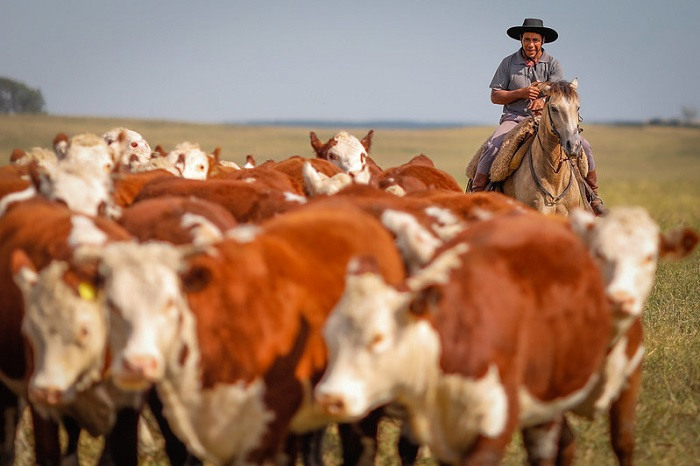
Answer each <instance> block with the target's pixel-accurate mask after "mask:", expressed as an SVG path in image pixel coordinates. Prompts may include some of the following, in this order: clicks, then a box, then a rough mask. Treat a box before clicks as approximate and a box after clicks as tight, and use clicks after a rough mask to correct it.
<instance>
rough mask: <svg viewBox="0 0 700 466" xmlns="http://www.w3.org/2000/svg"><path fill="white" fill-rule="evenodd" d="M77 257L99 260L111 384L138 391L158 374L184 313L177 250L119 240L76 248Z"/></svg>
mask: <svg viewBox="0 0 700 466" xmlns="http://www.w3.org/2000/svg"><path fill="white" fill-rule="evenodd" d="M76 257H77V258H78V259H79V260H81V261H82V260H87V261H94V260H97V261H99V268H98V271H99V274H100V277H101V278H102V280H103V286H102V289H101V293H102V294H103V298H104V301H105V306H106V308H107V310H108V313H109V319H110V336H109V339H110V349H111V351H112V363H111V367H110V369H111V373H112V376H113V378H114V381H115V383H116V385H117V386H118V387H120V388H122V389H124V390H135V391H138V390H143V389H145V388H147V387H148V386H149V385H150V384H152V383H155V382H157V381H159V380H160V379H162V377H163V376H164V374H165V369H166V365H167V364H168V363H169V361H168V360H167V358H168V357H169V356H170V355H172V354H173V352H174V351H173V348H175V347H176V345H177V342H178V339H179V338H180V337H181V336H180V333H181V327H182V325H183V314H184V313H185V312H188V308H187V304H186V302H185V299H184V297H183V295H182V291H181V290H180V283H179V277H178V275H177V270H178V267H179V266H180V262H181V255H180V252H179V251H178V249H176V248H175V247H174V246H172V245H170V244H166V243H158V242H151V243H145V244H138V243H130V242H129V243H127V242H120V243H112V244H109V245H107V246H105V247H104V249H102V250H101V251H97V250H92V249H78V250H77V251H76Z"/></svg>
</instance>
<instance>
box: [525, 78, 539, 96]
mask: <svg viewBox="0 0 700 466" xmlns="http://www.w3.org/2000/svg"><path fill="white" fill-rule="evenodd" d="M539 85H540V83H539V82H537V81H535V82H533V83H532V84H530V85H529V86H528V87H523V88H522V91H523V94H524V95H523V99H525V100H535V99H537V97H539V95H540V87H539Z"/></svg>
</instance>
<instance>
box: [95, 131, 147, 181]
mask: <svg viewBox="0 0 700 466" xmlns="http://www.w3.org/2000/svg"><path fill="white" fill-rule="evenodd" d="M102 138H103V139H104V140H105V142H106V143H107V144H108V145H109V146H110V147H112V149H113V150H114V153H115V154H116V156H117V160H118V161H119V163H120V165H121V166H123V167H128V168H129V170H130V171H131V170H133V169H134V168H135V167H136V166H141V165H143V164H146V163H148V161H149V160H150V159H151V152H152V151H151V146H149V145H148V142H147V141H146V140H145V139H144V138H143V136H141V135H140V134H139V133H137V132H136V131H133V130H130V129H128V128H113V129H111V130H109V131H107V132H106V133H104V134H103V135H102Z"/></svg>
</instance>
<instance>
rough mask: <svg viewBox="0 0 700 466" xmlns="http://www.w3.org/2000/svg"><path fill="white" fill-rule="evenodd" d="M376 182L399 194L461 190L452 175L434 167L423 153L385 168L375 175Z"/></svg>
mask: <svg viewBox="0 0 700 466" xmlns="http://www.w3.org/2000/svg"><path fill="white" fill-rule="evenodd" d="M377 182H378V183H379V187H380V188H381V189H386V190H390V191H392V192H394V193H396V194H399V195H401V194H405V193H409V192H412V191H422V190H426V189H445V190H449V191H455V192H460V193H461V192H463V189H462V188H461V187H460V185H459V183H457V180H456V179H455V178H454V177H453V176H452V175H450V174H449V173H447V172H445V171H443V170H440V169H439V168H437V167H435V165H434V164H433V161H432V160H430V159H429V158H428V157H427V156H426V155H424V154H420V155H417V156H415V157H413V158H412V159H411V160H409V161H408V162H406V163H405V164H403V165H399V166H397V167H392V168H387V169H386V170H384V171H383V172H382V173H381V174H380V175H379V176H378V177H377Z"/></svg>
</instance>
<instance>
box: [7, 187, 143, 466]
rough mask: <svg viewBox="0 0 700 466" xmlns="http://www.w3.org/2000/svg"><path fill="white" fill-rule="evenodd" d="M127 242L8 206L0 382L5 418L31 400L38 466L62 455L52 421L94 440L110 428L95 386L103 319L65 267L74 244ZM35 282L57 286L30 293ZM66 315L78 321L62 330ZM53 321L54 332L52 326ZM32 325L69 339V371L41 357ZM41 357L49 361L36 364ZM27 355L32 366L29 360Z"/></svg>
mask: <svg viewBox="0 0 700 466" xmlns="http://www.w3.org/2000/svg"><path fill="white" fill-rule="evenodd" d="M128 238H129V235H128V234H127V233H126V232H125V231H124V230H123V229H121V228H119V227H118V226H117V225H116V224H113V223H112V222H110V221H108V220H105V219H101V218H90V217H87V216H84V215H80V214H76V213H74V212H71V211H70V210H69V209H67V208H66V207H65V206H63V205H61V204H56V203H52V202H49V201H47V200H43V199H35V200H30V201H26V202H23V203H20V204H16V205H14V206H12V207H10V209H9V210H8V212H7V213H6V214H5V216H4V217H3V218H2V221H0V289H1V290H2V291H1V292H0V293H1V294H2V296H1V299H0V316H1V318H0V320H2V322H3V325H2V326H0V334H1V335H0V354H2V355H3V357H2V359H0V376H1V377H0V379H1V380H2V381H3V382H4V383H5V384H6V386H7V387H9V388H10V389H11V390H12V391H13V395H12V396H10V397H9V398H6V399H5V400H4V405H3V411H4V413H5V412H7V411H5V410H7V409H13V408H15V409H16V400H17V398H16V397H25V396H26V394H27V393H29V400H30V401H31V404H30V406H31V407H32V414H33V422H34V431H35V438H36V444H35V448H36V450H35V454H36V459H37V463H38V464H57V461H58V457H59V456H60V448H59V444H58V436H57V435H58V431H57V425H56V424H55V422H54V421H55V420H60V419H61V418H62V417H63V416H64V415H69V416H72V417H73V418H74V419H76V420H77V421H78V423H79V425H80V426H83V427H85V428H87V429H88V430H90V432H91V433H92V434H93V435H97V434H103V433H106V432H108V431H109V429H110V428H111V426H112V424H114V422H115V418H114V415H113V414H110V413H111V412H112V411H111V408H110V402H109V400H108V399H107V398H108V397H106V395H105V393H104V388H102V389H99V388H96V387H93V384H94V382H95V381H96V380H97V379H99V377H100V374H101V369H102V368H103V365H104V360H99V361H98V359H99V358H100V352H99V349H97V348H96V345H97V346H99V340H100V339H102V340H103V343H102V345H103V346H104V338H105V334H104V332H105V329H104V319H102V318H101V317H100V316H101V315H102V312H101V310H100V309H99V306H98V305H97V303H96V302H95V300H94V295H92V294H91V293H90V290H91V289H92V288H91V285H89V283H90V282H89V281H87V280H86V279H85V278H82V277H81V275H80V274H79V273H78V272H76V271H75V270H73V269H71V268H69V267H68V265H67V263H68V261H70V259H71V256H72V253H73V250H74V248H75V247H76V246H77V245H79V244H86V243H90V244H99V245H103V244H104V243H105V242H107V241H113V240H125V239H128ZM30 263H31V264H32V265H31V266H29V264H30ZM13 276H16V277H17V280H18V282H19V284H20V287H18V286H17V285H16V284H15V281H14V280H13ZM40 276H41V277H42V279H43V277H49V276H50V277H53V278H56V279H57V280H56V283H54V284H53V285H52V286H51V287H49V288H44V287H41V286H39V287H35V286H34V285H35V284H36V283H37V282H39V281H40V280H39V277H40ZM68 313H70V314H71V315H74V316H76V317H77V321H78V322H79V325H77V326H76V327H75V328H74V327H71V326H70V325H69V324H67V323H62V322H63V321H62V318H63V317H65V316H66V315H67V314H68ZM27 315H28V316H30V317H26V316H27ZM31 316H34V317H31ZM52 316H53V317H56V318H58V322H56V320H55V319H54V318H52ZM25 317H26V318H25ZM51 322H54V323H55V324H56V325H55V326H53V327H52V326H51V325H52V324H51ZM37 326H43V328H48V330H49V331H50V332H51V338H53V339H62V338H65V339H71V338H74V339H75V340H74V341H75V345H74V346H73V347H72V348H71V350H70V352H69V356H68V360H69V362H68V363H67V364H58V363H56V361H57V360H56V359H54V358H53V356H55V355H54V354H45V353H43V352H42V348H43V347H42V344H41V342H39V341H38V340H36V339H34V338H33V337H34V336H35V335H36V332H34V329H35V328H36V327H37ZM46 326H48V327H46ZM25 337H26V340H25ZM25 342H26V343H28V344H29V348H26V347H25ZM93 350H94V351H93ZM42 354H44V355H45V356H46V357H49V358H51V359H41V357H40V356H41V355H42ZM27 355H31V356H32V357H33V358H34V359H33V360H30V361H31V362H30V361H28V360H27ZM37 358H38V359H37ZM30 369H31V370H30ZM27 377H29V378H27ZM80 400H82V402H81V401H80ZM88 402H89V404H88ZM38 413H41V414H42V415H37V414H38ZM4 419H8V418H7V417H4ZM71 426H73V427H76V426H75V424H74V423H73V424H71V423H67V424H66V427H67V429H68V430H69V431H72V432H73V434H74V435H73V436H72V437H71V440H77V432H76V431H75V429H71ZM51 433H52V434H51ZM7 434H10V433H9V432H6V435H7ZM3 445H12V442H9V443H4V444H3ZM71 446H75V444H73V443H71ZM74 452H75V451H74V450H73V451H72V452H71V451H69V453H74Z"/></svg>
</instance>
